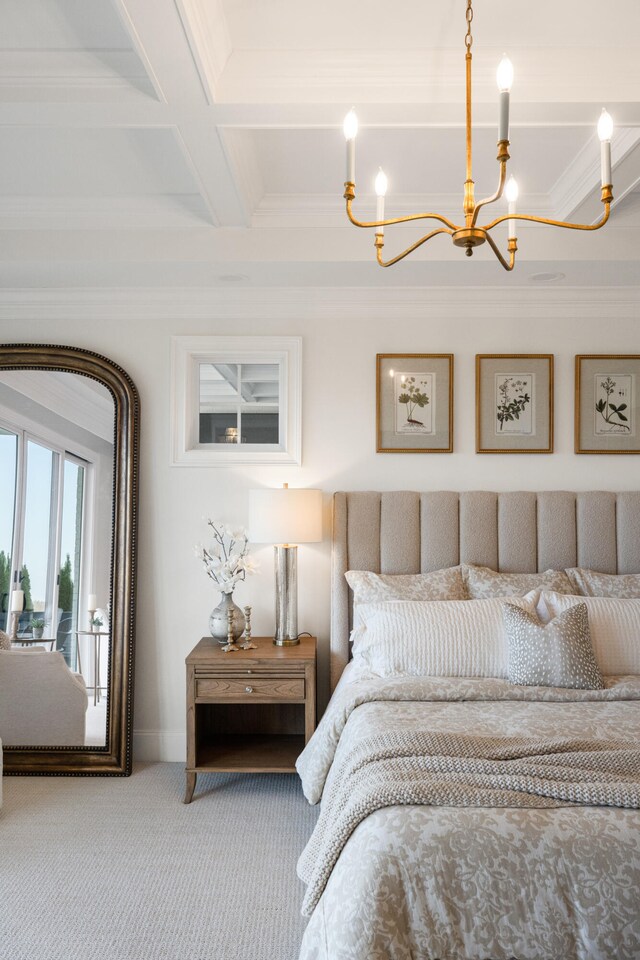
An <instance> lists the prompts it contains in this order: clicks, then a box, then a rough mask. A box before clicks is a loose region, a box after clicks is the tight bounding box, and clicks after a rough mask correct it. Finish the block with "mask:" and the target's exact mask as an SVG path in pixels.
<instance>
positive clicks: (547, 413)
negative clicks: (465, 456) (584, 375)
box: [476, 353, 553, 453]
mask: <svg viewBox="0 0 640 960" xmlns="http://www.w3.org/2000/svg"><path fill="white" fill-rule="evenodd" d="M476 453H553V354H552V353H481V354H476Z"/></svg>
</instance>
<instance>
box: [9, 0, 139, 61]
mask: <svg viewBox="0 0 640 960" xmlns="http://www.w3.org/2000/svg"><path fill="white" fill-rule="evenodd" d="M0 30H1V31H2V47H3V48H4V49H7V50H78V49H81V48H83V47H84V48H89V49H91V50H116V49H119V50H123V49H128V48H130V47H131V39H130V37H129V35H128V34H127V31H126V30H125V29H124V26H123V25H122V23H121V21H120V18H119V17H118V15H117V13H116V11H115V9H114V7H113V6H112V4H111V3H110V2H108V0H2V3H1V4H0Z"/></svg>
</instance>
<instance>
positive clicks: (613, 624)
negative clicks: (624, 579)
mask: <svg viewBox="0 0 640 960" xmlns="http://www.w3.org/2000/svg"><path fill="white" fill-rule="evenodd" d="M580 600H581V601H582V602H583V603H585V604H586V607H587V613H588V615H589V627H590V629H591V640H592V642H593V650H594V653H595V655H596V660H597V661H598V666H599V667H600V670H601V671H602V673H603V674H604V675H605V676H612V675H614V676H625V675H627V674H640V600H622V599H620V598H618V597H580ZM575 603H576V597H575V596H574V597H568V596H565V595H564V594H561V593H553V592H551V591H547V590H543V591H542V592H541V593H540V597H539V600H538V605H537V611H538V615H539V617H540V618H541V619H542V620H544V621H547V622H548V621H549V620H550V619H552V618H553V617H557V616H558V614H560V613H563V612H564V611H565V610H568V609H569V607H571V606H573V605H574V604H575Z"/></svg>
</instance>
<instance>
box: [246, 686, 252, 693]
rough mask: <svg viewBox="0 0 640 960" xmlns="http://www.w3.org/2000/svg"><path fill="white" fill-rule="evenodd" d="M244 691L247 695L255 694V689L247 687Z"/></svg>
mask: <svg viewBox="0 0 640 960" xmlns="http://www.w3.org/2000/svg"><path fill="white" fill-rule="evenodd" d="M244 689H245V691H246V692H247V693H253V687H245V688H244Z"/></svg>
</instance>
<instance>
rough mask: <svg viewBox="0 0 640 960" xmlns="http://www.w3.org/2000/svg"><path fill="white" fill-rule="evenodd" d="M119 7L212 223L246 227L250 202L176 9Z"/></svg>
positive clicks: (140, 3)
mask: <svg viewBox="0 0 640 960" xmlns="http://www.w3.org/2000/svg"><path fill="white" fill-rule="evenodd" d="M118 3H119V4H120V6H121V7H122V9H123V15H124V16H125V23H127V24H128V29H129V32H130V33H131V35H132V39H135V44H136V48H137V49H139V50H142V51H144V55H145V56H146V57H147V60H148V62H149V64H150V65H151V67H152V69H153V72H154V75H155V77H156V78H157V83H158V85H159V86H160V87H161V89H162V92H163V96H164V98H165V99H166V101H167V103H168V104H169V105H170V106H169V107H168V109H167V111H166V113H173V114H174V117H175V121H176V122H175V124H174V126H175V128H176V138H177V140H178V143H179V146H180V149H181V150H182V153H183V155H184V158H185V162H186V163H187V165H188V166H189V168H190V170H191V172H192V174H193V176H194V178H195V181H196V183H197V185H198V189H199V190H200V192H201V194H202V197H203V200H204V202H205V204H206V206H207V209H208V210H209V214H210V216H211V220H212V223H214V224H215V225H219V224H226V225H236V226H248V225H249V223H250V210H249V206H250V204H249V203H248V201H247V200H246V199H245V198H244V196H243V195H242V187H241V184H240V183H239V182H238V181H237V180H236V178H235V177H234V172H233V170H232V168H231V166H230V164H229V163H228V160H227V156H226V154H225V151H224V149H223V147H222V144H221V143H220V138H219V136H218V134H217V131H216V129H215V124H214V123H213V122H212V118H211V115H210V113H209V111H210V109H211V108H210V107H209V105H208V104H207V90H206V89H205V86H204V85H203V76H202V75H201V71H200V69H199V62H198V59H197V58H196V55H195V52H194V50H193V49H192V48H191V46H190V44H189V40H188V37H187V34H186V33H185V24H184V22H183V20H182V19H181V16H180V11H179V10H178V8H177V7H176V5H175V3H174V2H173V0H155V2H154V3H152V4H150V3H148V2H147V0H118ZM183 9H185V8H184V7H183ZM142 125H144V123H143V124H142Z"/></svg>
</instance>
